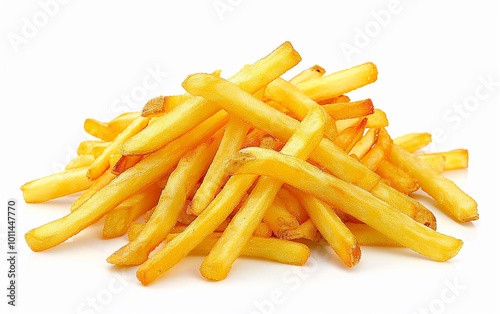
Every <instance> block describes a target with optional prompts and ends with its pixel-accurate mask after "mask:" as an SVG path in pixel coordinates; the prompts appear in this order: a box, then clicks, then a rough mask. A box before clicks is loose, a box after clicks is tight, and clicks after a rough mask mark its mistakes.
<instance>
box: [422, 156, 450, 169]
mask: <svg viewBox="0 0 500 314" xmlns="http://www.w3.org/2000/svg"><path fill="white" fill-rule="evenodd" d="M417 156H418V157H419V158H421V159H422V160H424V161H425V162H426V163H427V164H428V165H429V166H430V167H431V168H432V169H434V170H435V171H436V172H437V173H442V172H443V171H444V167H445V165H446V157H445V156H443V155H432V156H429V155H427V156H425V157H423V158H422V157H420V155H417Z"/></svg>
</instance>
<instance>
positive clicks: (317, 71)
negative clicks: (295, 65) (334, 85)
mask: <svg viewBox="0 0 500 314" xmlns="http://www.w3.org/2000/svg"><path fill="white" fill-rule="evenodd" d="M325 73H326V71H325V69H323V68H322V67H320V66H319V65H317V64H316V65H313V66H312V67H310V68H309V69H305V70H304V71H302V72H300V73H299V74H297V75H295V76H294V77H293V78H292V79H291V80H290V83H292V84H293V85H295V86H297V85H298V84H300V83H303V82H307V81H309V80H312V79H315V78H318V77H322V76H323V75H324V74H325Z"/></svg>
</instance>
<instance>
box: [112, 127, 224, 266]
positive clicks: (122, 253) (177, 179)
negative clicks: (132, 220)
mask: <svg viewBox="0 0 500 314" xmlns="http://www.w3.org/2000/svg"><path fill="white" fill-rule="evenodd" d="M221 138H222V132H221V131H219V132H218V134H216V135H215V136H214V137H213V138H211V139H209V140H208V141H206V142H204V143H202V144H200V145H198V147H196V148H195V149H193V150H191V151H190V152H188V153H187V154H186V155H185V156H184V157H182V158H181V160H180V161H179V164H178V165H177V168H176V169H175V170H174V171H173V172H172V174H171V175H170V177H169V179H168V181H167V185H166V186H165V188H164V189H163V192H162V193H161V197H160V200H159V202H158V205H157V206H156V209H155V211H154V212H153V215H152V216H151V218H150V219H149V220H148V222H147V223H146V227H145V228H144V230H143V231H142V232H141V233H140V234H139V236H138V237H137V239H135V240H134V241H132V242H130V243H128V244H127V245H125V246H123V247H122V248H120V249H119V250H118V251H116V252H115V253H113V254H112V255H111V256H109V257H108V259H107V261H108V263H111V264H116V265H140V264H142V263H144V262H145V261H146V260H147V259H148V255H149V253H151V251H153V250H154V249H155V248H156V247H157V246H158V244H160V243H161V241H163V240H164V239H165V237H166V236H167V235H168V234H169V233H170V231H171V230H172V228H173V227H174V225H175V223H176V222H177V218H178V217H179V214H180V213H181V211H182V210H183V209H184V204H185V203H186V198H187V194H188V193H189V191H191V189H192V188H193V186H194V185H195V184H196V183H197V182H198V180H200V179H201V178H202V176H203V175H204V174H205V173H206V172H207V169H208V167H209V166H210V162H211V161H212V159H213V157H214V156H215V153H216V152H217V148H218V147H219V144H220V141H221Z"/></svg>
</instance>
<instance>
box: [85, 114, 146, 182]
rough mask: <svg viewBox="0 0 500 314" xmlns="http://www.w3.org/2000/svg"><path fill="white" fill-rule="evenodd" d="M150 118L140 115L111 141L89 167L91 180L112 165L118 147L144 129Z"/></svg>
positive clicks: (88, 173)
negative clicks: (110, 160)
mask: <svg viewBox="0 0 500 314" xmlns="http://www.w3.org/2000/svg"><path fill="white" fill-rule="evenodd" d="M149 119H150V118H144V117H139V118H137V119H135V120H134V121H132V122H131V123H130V124H129V125H128V126H127V127H126V128H125V130H123V131H122V132H121V133H120V134H118V136H117V137H116V138H115V139H114V140H113V141H112V142H111V144H110V145H108V146H107V147H106V149H104V151H103V152H102V153H101V154H100V155H99V157H97V158H96V159H95V160H94V162H93V163H92V165H91V166H90V167H89V171H88V172H87V177H88V178H89V179H90V180H95V179H97V178H98V177H100V176H101V175H102V174H103V173H104V172H105V171H106V170H107V169H108V168H109V166H110V162H109V158H110V157H111V155H114V154H116V153H117V152H118V147H119V146H120V145H121V144H122V143H124V142H125V141H126V140H128V139H129V138H130V137H132V136H133V135H134V134H137V132H139V131H141V130H142V129H144V128H145V127H146V126H147V125H148V123H149Z"/></svg>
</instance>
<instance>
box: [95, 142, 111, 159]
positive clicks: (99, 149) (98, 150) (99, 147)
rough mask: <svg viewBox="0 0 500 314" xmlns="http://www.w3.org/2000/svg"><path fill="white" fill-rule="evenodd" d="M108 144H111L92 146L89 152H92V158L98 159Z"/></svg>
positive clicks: (103, 143) (104, 143)
mask: <svg viewBox="0 0 500 314" xmlns="http://www.w3.org/2000/svg"><path fill="white" fill-rule="evenodd" d="M110 144H111V142H102V143H97V144H95V145H94V146H92V149H91V150H92V155H93V156H94V158H96V159H97V157H99V156H100V155H101V154H102V153H103V152H104V150H106V148H107V147H108V146H109V145H110Z"/></svg>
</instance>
